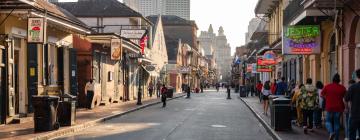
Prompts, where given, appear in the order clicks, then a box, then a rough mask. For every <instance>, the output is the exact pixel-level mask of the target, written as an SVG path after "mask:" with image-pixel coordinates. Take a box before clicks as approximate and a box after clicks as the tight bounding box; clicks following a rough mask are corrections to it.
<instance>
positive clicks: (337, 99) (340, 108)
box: [321, 74, 346, 140]
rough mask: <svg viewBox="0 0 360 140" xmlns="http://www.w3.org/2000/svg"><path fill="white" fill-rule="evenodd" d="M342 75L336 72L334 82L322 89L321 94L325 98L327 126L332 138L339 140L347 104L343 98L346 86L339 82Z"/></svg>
mask: <svg viewBox="0 0 360 140" xmlns="http://www.w3.org/2000/svg"><path fill="white" fill-rule="evenodd" d="M339 83H340V75H339V74H335V75H334V77H333V83H331V84H328V85H326V86H325V87H324V89H323V90H322V91H321V96H322V97H324V98H325V102H326V104H325V110H326V122H325V126H326V128H327V130H328V132H329V133H330V139H331V140H333V139H334V138H335V140H339V132H340V116H341V114H342V112H344V109H345V105H344V102H343V98H344V96H345V94H346V88H345V87H344V86H343V85H341V84H339Z"/></svg>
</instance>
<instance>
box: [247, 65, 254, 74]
mask: <svg viewBox="0 0 360 140" xmlns="http://www.w3.org/2000/svg"><path fill="white" fill-rule="evenodd" d="M252 69H253V65H252V64H247V66H246V72H249V73H251V72H252Z"/></svg>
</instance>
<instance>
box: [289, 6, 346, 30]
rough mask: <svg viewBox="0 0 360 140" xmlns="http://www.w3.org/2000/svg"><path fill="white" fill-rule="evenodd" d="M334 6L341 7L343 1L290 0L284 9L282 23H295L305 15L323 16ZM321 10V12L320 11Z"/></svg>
mask: <svg viewBox="0 0 360 140" xmlns="http://www.w3.org/2000/svg"><path fill="white" fill-rule="evenodd" d="M334 7H336V8H342V7H343V2H342V1H341V0H337V1H336V3H335V1H334V0H292V1H291V2H290V3H289V5H288V6H287V7H286V8H285V10H284V21H283V22H284V23H283V24H284V25H295V24H298V23H299V22H301V21H302V20H303V19H305V18H307V17H325V16H326V15H325V14H324V12H325V13H329V12H328V11H329V10H333V9H334ZM322 11H323V12H322Z"/></svg>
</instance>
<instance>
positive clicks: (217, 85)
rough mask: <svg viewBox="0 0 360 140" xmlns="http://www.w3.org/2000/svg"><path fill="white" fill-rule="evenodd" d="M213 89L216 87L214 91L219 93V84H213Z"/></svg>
mask: <svg viewBox="0 0 360 140" xmlns="http://www.w3.org/2000/svg"><path fill="white" fill-rule="evenodd" d="M215 87H216V91H217V92H219V88H220V84H219V83H216V84H215Z"/></svg>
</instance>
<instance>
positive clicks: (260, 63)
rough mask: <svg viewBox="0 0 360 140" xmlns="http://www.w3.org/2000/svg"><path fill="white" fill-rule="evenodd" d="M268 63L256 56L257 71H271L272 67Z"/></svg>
mask: <svg viewBox="0 0 360 140" xmlns="http://www.w3.org/2000/svg"><path fill="white" fill-rule="evenodd" d="M269 64H270V63H269V62H267V61H264V59H263V58H262V57H258V58H257V63H256V71H257V72H271V71H272V69H273V65H269Z"/></svg>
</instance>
